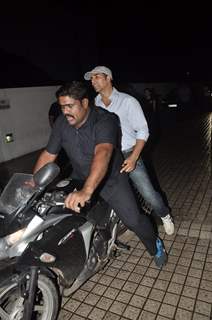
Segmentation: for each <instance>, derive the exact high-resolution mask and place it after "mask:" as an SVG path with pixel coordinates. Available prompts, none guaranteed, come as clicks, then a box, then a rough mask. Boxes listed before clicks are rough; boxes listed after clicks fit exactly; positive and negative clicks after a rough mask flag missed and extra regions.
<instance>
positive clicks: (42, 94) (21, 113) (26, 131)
mask: <svg viewBox="0 0 212 320" xmlns="http://www.w3.org/2000/svg"><path fill="white" fill-rule="evenodd" d="M56 90H57V87H56V86H51V87H31V88H15V89H0V100H5V99H8V101H9V105H10V108H9V109H0V162H4V161H7V160H10V159H13V158H17V157H19V156H22V155H24V154H27V153H30V152H32V151H35V150H38V149H41V148H43V147H44V146H45V145H46V143H47V141H48V137H49V134H50V126H49V122H48V110H49V108H50V105H51V103H52V102H53V101H55V92H56ZM7 133H13V137H14V141H13V142H11V143H5V135H6V134H7Z"/></svg>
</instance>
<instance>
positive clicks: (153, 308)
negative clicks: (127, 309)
mask: <svg viewBox="0 0 212 320" xmlns="http://www.w3.org/2000/svg"><path fill="white" fill-rule="evenodd" d="M160 305H161V303H160V302H159V301H155V300H151V299H147V300H146V303H145V305H144V310H146V311H150V312H152V313H157V312H158V310H159V308H160Z"/></svg>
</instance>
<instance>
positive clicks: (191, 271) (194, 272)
mask: <svg viewBox="0 0 212 320" xmlns="http://www.w3.org/2000/svg"><path fill="white" fill-rule="evenodd" d="M202 272H203V270H201V269H195V268H190V269H189V272H188V275H189V276H190V277H195V278H199V279H200V278H201V275H202Z"/></svg>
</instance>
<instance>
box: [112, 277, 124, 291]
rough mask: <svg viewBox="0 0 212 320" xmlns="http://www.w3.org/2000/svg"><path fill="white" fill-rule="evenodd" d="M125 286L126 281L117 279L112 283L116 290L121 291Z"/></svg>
mask: <svg viewBox="0 0 212 320" xmlns="http://www.w3.org/2000/svg"><path fill="white" fill-rule="evenodd" d="M124 284H125V280H122V279H117V278H115V279H114V280H113V281H112V282H111V284H110V286H111V287H113V288H116V289H121V288H122V287H123V286H124Z"/></svg>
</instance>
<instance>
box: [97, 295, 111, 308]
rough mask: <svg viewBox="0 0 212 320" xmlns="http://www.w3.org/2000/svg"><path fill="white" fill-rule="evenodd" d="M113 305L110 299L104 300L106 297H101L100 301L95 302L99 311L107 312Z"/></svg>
mask: <svg viewBox="0 0 212 320" xmlns="http://www.w3.org/2000/svg"><path fill="white" fill-rule="evenodd" d="M112 303H113V300H112V299H109V298H106V297H101V298H100V300H99V301H98V302H97V305H96V306H97V307H99V308H100V309H104V310H108V309H109V308H110V306H111V304H112Z"/></svg>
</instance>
